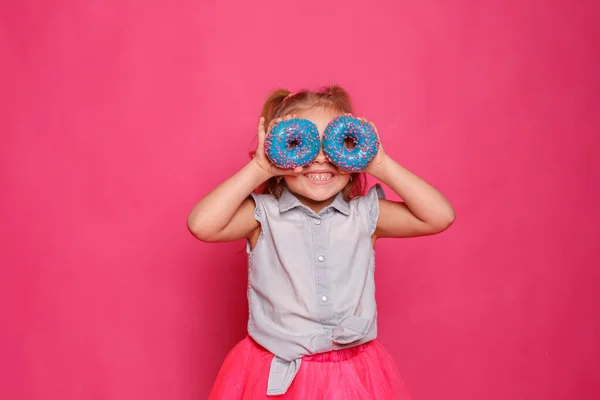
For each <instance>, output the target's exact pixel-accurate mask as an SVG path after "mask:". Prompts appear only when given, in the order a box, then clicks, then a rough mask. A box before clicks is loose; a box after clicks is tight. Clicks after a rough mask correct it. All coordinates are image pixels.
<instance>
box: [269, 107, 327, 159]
mask: <svg viewBox="0 0 600 400" xmlns="http://www.w3.org/2000/svg"><path fill="white" fill-rule="evenodd" d="M320 150H321V140H320V138H319V130H318V129H317V126H316V125H315V124H313V123H312V122H310V121H309V120H307V119H300V118H292V119H288V120H285V121H281V122H279V123H278V124H276V125H275V126H273V128H272V129H271V131H270V132H269V134H268V135H267V138H266V139H265V153H266V154H267V157H268V158H269V160H271V162H272V163H273V165H275V166H277V167H279V168H283V169H294V168H296V167H306V166H307V165H309V164H310V163H312V162H313V161H314V160H315V158H317V155H318V154H319V151H320Z"/></svg>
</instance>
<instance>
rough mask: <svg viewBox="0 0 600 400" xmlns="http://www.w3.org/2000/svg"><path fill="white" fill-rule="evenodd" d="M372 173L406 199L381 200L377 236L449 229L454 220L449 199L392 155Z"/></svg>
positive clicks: (409, 235) (394, 235)
mask: <svg viewBox="0 0 600 400" xmlns="http://www.w3.org/2000/svg"><path fill="white" fill-rule="evenodd" d="M370 173H371V174H372V175H373V176H374V177H375V178H377V179H379V180H380V181H381V182H383V183H384V184H386V185H387V186H389V187H390V188H391V189H392V190H393V191H394V192H396V193H397V194H398V195H399V196H400V197H401V198H402V200H404V202H394V201H389V200H379V219H378V221H377V228H376V230H375V239H377V238H381V237H392V238H398V237H413V236H424V235H433V234H435V233H439V232H442V231H444V230H446V229H447V228H448V227H449V226H450V225H451V224H452V223H453V222H454V218H455V215H454V209H453V207H452V205H451V204H450V202H448V200H447V199H446V198H445V197H444V196H443V195H442V194H441V193H440V192H439V191H437V190H436V189H435V188H434V187H433V186H431V185H430V184H429V183H427V182H425V181H424V180H423V179H421V178H419V177H418V176H416V175H415V174H413V173H412V172H410V171H409V170H407V169H406V168H404V167H402V166H401V165H399V164H398V163H397V162H396V161H394V160H393V159H392V158H390V157H388V156H386V157H385V159H384V160H383V161H382V162H381V163H379V164H378V165H377V166H376V167H375V168H373V170H372V171H370Z"/></svg>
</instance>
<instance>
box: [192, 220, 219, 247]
mask: <svg viewBox="0 0 600 400" xmlns="http://www.w3.org/2000/svg"><path fill="white" fill-rule="evenodd" d="M206 226H207V225H206V224H203V223H202V222H201V221H196V220H194V219H192V218H191V217H188V219H187V229H188V231H189V232H190V233H191V234H192V236H194V237H195V238H196V239H198V240H200V241H201V242H212V241H213V240H212V237H213V236H214V234H213V232H211V231H210V230H208V229H206Z"/></svg>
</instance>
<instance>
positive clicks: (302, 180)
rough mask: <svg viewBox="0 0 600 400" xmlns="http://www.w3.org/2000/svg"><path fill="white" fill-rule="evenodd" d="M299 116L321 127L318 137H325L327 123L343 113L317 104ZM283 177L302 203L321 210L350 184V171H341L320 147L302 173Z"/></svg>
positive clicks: (317, 210) (314, 209) (315, 209)
mask: <svg viewBox="0 0 600 400" xmlns="http://www.w3.org/2000/svg"><path fill="white" fill-rule="evenodd" d="M296 115H297V116H298V118H304V119H307V120H309V121H311V122H313V123H314V124H315V125H316V126H317V128H318V129H319V136H321V139H322V138H323V132H324V131H325V128H326V127H327V125H328V124H329V123H330V122H331V121H332V120H333V119H334V118H335V117H337V116H339V115H340V114H339V113H335V112H333V111H331V110H329V109H327V108H323V107H318V108H313V109H310V110H305V111H302V112H300V113H297V114H296ZM284 179H285V183H286V185H287V187H288V189H289V190H290V191H291V192H292V193H294V194H295V195H296V196H297V197H298V199H299V200H300V201H301V202H302V203H303V204H305V205H306V206H308V207H310V208H311V209H312V210H313V211H315V212H319V211H321V210H322V209H323V208H324V207H326V206H327V205H328V204H329V203H331V201H332V200H333V198H334V197H335V196H336V195H337V194H338V193H339V192H341V191H342V189H343V188H344V187H345V186H346V185H347V184H348V181H349V180H350V174H349V173H341V171H340V170H339V169H338V168H337V167H336V166H335V165H333V164H331V163H330V162H329V160H327V157H325V154H324V153H323V149H322V148H321V151H320V152H319V155H318V156H317V158H316V159H315V161H313V163H312V164H311V165H309V166H308V167H305V168H304V169H303V171H302V174H300V175H298V176H288V175H286V176H284Z"/></svg>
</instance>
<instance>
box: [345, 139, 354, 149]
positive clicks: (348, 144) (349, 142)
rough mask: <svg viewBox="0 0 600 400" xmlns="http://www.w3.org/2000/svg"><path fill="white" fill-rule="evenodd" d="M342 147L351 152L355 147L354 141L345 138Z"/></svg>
mask: <svg viewBox="0 0 600 400" xmlns="http://www.w3.org/2000/svg"><path fill="white" fill-rule="evenodd" d="M344 147H345V148H347V149H348V150H353V149H354V148H355V147H356V140H354V139H352V138H350V137H347V138H345V139H344Z"/></svg>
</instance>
